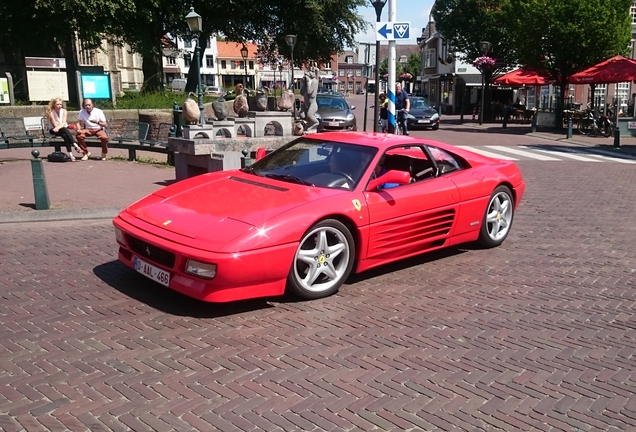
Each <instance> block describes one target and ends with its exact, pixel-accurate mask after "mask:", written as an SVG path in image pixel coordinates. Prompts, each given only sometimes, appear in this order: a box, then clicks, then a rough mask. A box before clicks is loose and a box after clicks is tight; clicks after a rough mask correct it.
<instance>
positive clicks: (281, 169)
mask: <svg viewBox="0 0 636 432" xmlns="http://www.w3.org/2000/svg"><path fill="white" fill-rule="evenodd" d="M377 151H378V150H377V149H376V148H374V147H366V146H361V145H355V144H346V143H340V142H331V141H323V140H320V139H312V138H305V137H303V138H299V139H297V140H295V141H292V142H291V143H289V144H287V145H285V146H283V147H281V148H279V149H278V150H276V151H274V152H272V153H270V154H269V155H267V156H266V157H264V158H263V159H261V160H259V161H257V162H255V163H253V164H252V165H250V166H249V167H248V168H246V169H244V171H245V172H249V173H252V174H255V175H258V176H261V177H268V178H273V179H276V180H282V181H286V182H290V183H298V184H305V185H311V186H317V187H327V188H343V189H348V190H352V189H354V188H355V187H356V186H357V184H358V183H359V182H360V179H361V177H362V175H363V174H364V172H365V171H366V170H367V168H368V167H369V163H370V162H371V160H372V159H373V157H374V156H375V154H376V153H377Z"/></svg>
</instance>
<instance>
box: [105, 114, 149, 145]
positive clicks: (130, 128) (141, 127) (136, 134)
mask: <svg viewBox="0 0 636 432" xmlns="http://www.w3.org/2000/svg"><path fill="white" fill-rule="evenodd" d="M149 129H150V125H149V124H148V123H146V122H140V121H133V120H129V121H127V122H126V123H125V124H124V131H123V132H122V134H121V135H119V136H116V137H113V138H112V139H113V141H117V142H118V143H119V144H122V143H124V142H139V143H140V144H141V143H142V142H143V141H144V140H145V139H146V137H148V130H149ZM109 136H110V135H109Z"/></svg>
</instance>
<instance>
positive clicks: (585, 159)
mask: <svg viewBox="0 0 636 432" xmlns="http://www.w3.org/2000/svg"><path fill="white" fill-rule="evenodd" d="M519 147H520V148H523V149H528V150H532V151H538V152H543V153H548V154H555V155H558V156H560V157H564V158H568V159H574V160H577V161H582V162H603V161H600V160H598V159H592V158H589V157H584V156H579V155H576V154H572V153H569V152H568V151H567V150H566V151H560V150H545V149H538V148H534V147H533V148H528V147H527V146H519Z"/></svg>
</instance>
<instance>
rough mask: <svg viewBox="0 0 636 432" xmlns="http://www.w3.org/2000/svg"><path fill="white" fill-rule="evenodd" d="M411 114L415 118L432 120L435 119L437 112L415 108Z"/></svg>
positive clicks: (410, 111)
mask: <svg viewBox="0 0 636 432" xmlns="http://www.w3.org/2000/svg"><path fill="white" fill-rule="evenodd" d="M409 114H411V115H412V116H413V117H424V118H430V117H433V115H434V114H437V111H435V110H434V109H432V108H415V109H411V110H409Z"/></svg>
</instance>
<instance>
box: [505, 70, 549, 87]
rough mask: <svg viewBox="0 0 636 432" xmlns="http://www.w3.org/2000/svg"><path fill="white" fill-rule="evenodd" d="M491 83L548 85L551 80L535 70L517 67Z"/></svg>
mask: <svg viewBox="0 0 636 432" xmlns="http://www.w3.org/2000/svg"><path fill="white" fill-rule="evenodd" d="M492 83H493V84H494V85H507V86H531V85H537V86H538V85H548V84H550V83H551V81H550V80H548V79H547V78H546V77H544V76H543V75H540V74H539V73H537V72H535V71H531V70H528V69H525V68H519V69H516V70H513V71H512V72H508V73H506V74H503V75H501V76H499V77H497V78H495V79H494V80H493V82H492Z"/></svg>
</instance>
